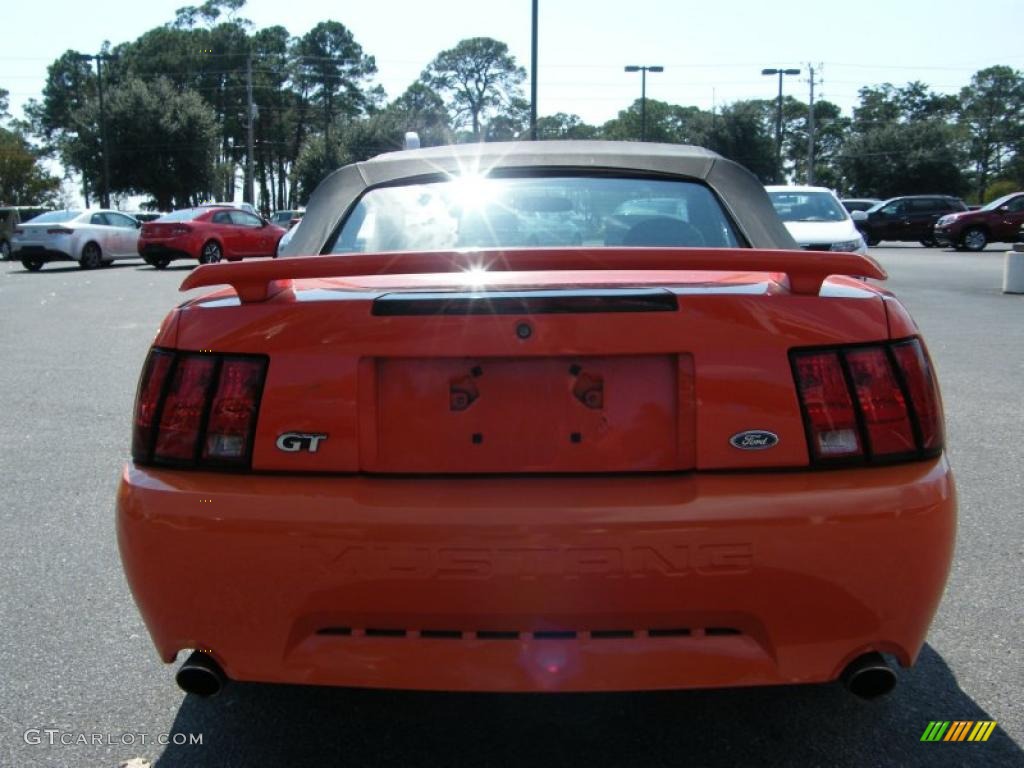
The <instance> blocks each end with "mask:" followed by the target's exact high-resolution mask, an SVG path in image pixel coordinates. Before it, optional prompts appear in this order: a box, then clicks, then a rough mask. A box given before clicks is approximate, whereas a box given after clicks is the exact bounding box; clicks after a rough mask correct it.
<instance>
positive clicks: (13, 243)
mask: <svg viewBox="0 0 1024 768" xmlns="http://www.w3.org/2000/svg"><path fill="white" fill-rule="evenodd" d="M291 213H293V212H291V211H290V212H289V214H291ZM142 217H146V218H152V219H153V220H152V221H147V222H145V223H143V221H142ZM0 225H2V228H0V238H2V239H0V243H2V247H3V253H4V256H5V258H6V257H8V256H9V257H10V258H14V259H17V260H19V261H21V263H22V265H23V266H24V267H25V269H27V270H29V271H31V272H36V271H38V270H40V269H42V268H43V265H44V264H46V263H48V262H51V261H77V262H78V265H79V267H81V268H82V269H95V268H96V267H102V266H108V265H110V264H111V263H113V262H114V261H116V260H119V259H137V258H139V257H140V256H141V257H142V258H143V259H145V261H146V262H147V263H149V264H151V265H152V266H154V267H156V268H157V269H163V268H165V267H167V266H168V265H169V264H170V263H171V261H173V260H174V259H195V260H196V261H198V262H199V263H200V264H208V263H215V262H218V261H220V260H221V259H228V260H231V261H237V260H239V259H243V258H246V257H254V256H264V257H274V256H276V255H277V246H278V241H279V240H280V239H281V237H282V236H283V235H284V233H285V231H286V230H285V229H284V228H282V227H279V226H277V225H275V224H271V223H270V222H269V221H267V220H266V219H262V218H260V217H259V216H257V215H256V214H255V213H251V212H249V211H247V210H244V209H242V208H241V206H234V205H229V204H218V205H209V204H204V205H201V206H198V207H196V208H187V209H184V210H180V211H175V212H173V213H169V214H155V215H154V214H139V215H129V214H126V213H124V212H121V211H113V210H104V209H98V210H97V209H88V210H62V211H47V210H45V209H41V208H2V209H0Z"/></svg>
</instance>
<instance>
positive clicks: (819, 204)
mask: <svg viewBox="0 0 1024 768" xmlns="http://www.w3.org/2000/svg"><path fill="white" fill-rule="evenodd" d="M765 190H766V191H767V192H768V197H770V198H771V201H772V205H774V206H775V212H776V213H777V214H779V218H781V219H782V223H783V224H785V225H786V229H788V230H789V234H791V235H792V236H793V239H794V240H796V242H797V244H798V245H799V246H800V247H801V248H803V249H805V250H809V251H850V252H856V253H860V254H866V253H867V252H868V248H867V245H865V243H864V239H863V238H862V237H861V235H860V232H859V231H858V230H857V227H856V225H855V224H854V223H853V219H852V218H851V217H850V214H849V213H848V212H847V210H846V209H845V208H844V207H843V206H842V204H841V203H840V202H839V198H837V197H836V196H835V193H834V192H833V191H832V190H831V189H828V188H827V187H808V186H767V187H765Z"/></svg>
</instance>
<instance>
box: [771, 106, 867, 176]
mask: <svg viewBox="0 0 1024 768" xmlns="http://www.w3.org/2000/svg"><path fill="white" fill-rule="evenodd" d="M809 112H810V109H809V107H808V105H807V104H805V103H804V102H802V101H800V100H798V99H794V98H793V97H792V96H787V97H786V98H785V99H784V100H783V104H782V124H783V127H784V137H783V144H782V157H783V162H784V165H785V166H786V167H787V168H788V169H789V170H790V171H791V178H793V179H795V180H798V181H800V182H804V180H805V179H807V160H808V149H809V146H808V144H809V141H810V138H809V137H810V120H809ZM849 133H850V118H848V117H843V114H842V110H841V109H840V108H839V106H838V105H836V104H833V103H832V102H830V101H826V100H824V99H819V100H817V101H815V102H814V183H815V184H818V185H820V186H825V187H831V188H832V189H842V188H843V185H844V180H843V177H842V173H841V169H840V167H839V164H838V162H837V159H836V158H837V157H838V156H839V155H840V154H841V153H842V150H843V146H844V145H845V143H846V140H847V139H848V138H849Z"/></svg>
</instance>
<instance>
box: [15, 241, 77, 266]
mask: <svg viewBox="0 0 1024 768" xmlns="http://www.w3.org/2000/svg"><path fill="white" fill-rule="evenodd" d="M21 259H39V260H40V261H45V262H50V261H76V259H75V258H74V257H72V255H71V254H70V253H68V252H66V251H59V250H57V249H55V248H44V247H42V246H38V245H37V246H31V245H30V246H12V250H11V260H12V261H20V260H21Z"/></svg>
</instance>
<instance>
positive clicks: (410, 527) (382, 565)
mask: <svg viewBox="0 0 1024 768" xmlns="http://www.w3.org/2000/svg"><path fill="white" fill-rule="evenodd" d="M117 506H118V511H117V528H118V540H119V544H120V549H121V555H122V560H123V564H124V568H125V572H126V575H127V577H128V581H129V584H130V585H131V588H132V592H133V593H134V595H135V599H136V601H137V603H138V605H139V608H140V610H141V612H142V615H143V618H144V619H145V621H146V624H147V626H148V628H149V631H150V634H151V635H152V638H153V641H154V643H155V645H156V647H157V650H158V652H159V654H160V656H161V658H163V660H164V661H166V662H171V661H173V660H174V659H175V657H176V654H177V653H178V652H179V651H180V650H182V649H185V648H202V649H206V650H207V651H208V652H210V653H211V654H212V655H213V656H214V657H215V658H216V659H217V660H218V661H219V662H220V663H221V665H222V666H223V667H224V669H225V671H226V673H227V674H228V676H229V677H231V678H234V679H240V680H252V681H265V682H289V683H312V684H326V685H346V686H366V687H386V688H407V689H442V690H492V691H534V690H566V691H569V690H575V691H584V690H636V689H664V688H692V687H719V686H737V685H756V684H772V683H798V682H818V681H827V680H832V679H835V678H836V677H837V676H838V675H839V673H840V672H841V670H842V669H843V667H844V666H845V665H846V664H847V663H848V662H849V661H850V660H852V659H853V658H854V657H856V656H858V655H860V654H861V653H863V652H865V651H868V650H879V651H882V652H886V653H892V654H895V655H896V656H897V658H898V659H899V661H900V663H901V664H904V665H909V664H911V663H913V661H914V659H915V658H916V656H917V653H918V651H919V650H920V647H921V645H922V643H923V642H924V639H925V634H926V632H927V629H928V625H929V623H930V621H931V619H932V616H933V614H934V612H935V610H936V608H937V606H938V603H939V599H940V597H941V595H942V591H943V587H944V584H945V581H946V575H947V572H948V569H949V565H950V561H951V558H952V551H953V541H954V535H955V514H956V498H955V490H954V485H953V480H952V476H951V474H950V471H949V467H948V465H947V464H946V461H945V459H944V458H940V459H937V460H935V461H932V462H925V463H916V464H910V465H902V466H898V467H887V468H877V469H865V470H857V471H832V472H813V473H811V472H806V473H803V472H801V473H780V474H765V473H728V474H712V475H702V474H686V475H660V476H648V477H636V476H629V477H594V476H588V477H522V478H509V477H504V478H503V477H479V478H447V479H415V478H385V477H322V476H320V477H315V476H308V477H296V476H260V475H256V476H240V475H220V474H213V473H201V472H182V471H168V470H153V469H148V468H140V467H135V466H133V465H129V466H128V467H126V469H125V472H124V475H123V477H122V481H121V486H120V490H119V494H118V505H117ZM683 630H687V631H688V633H684V632H683Z"/></svg>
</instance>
